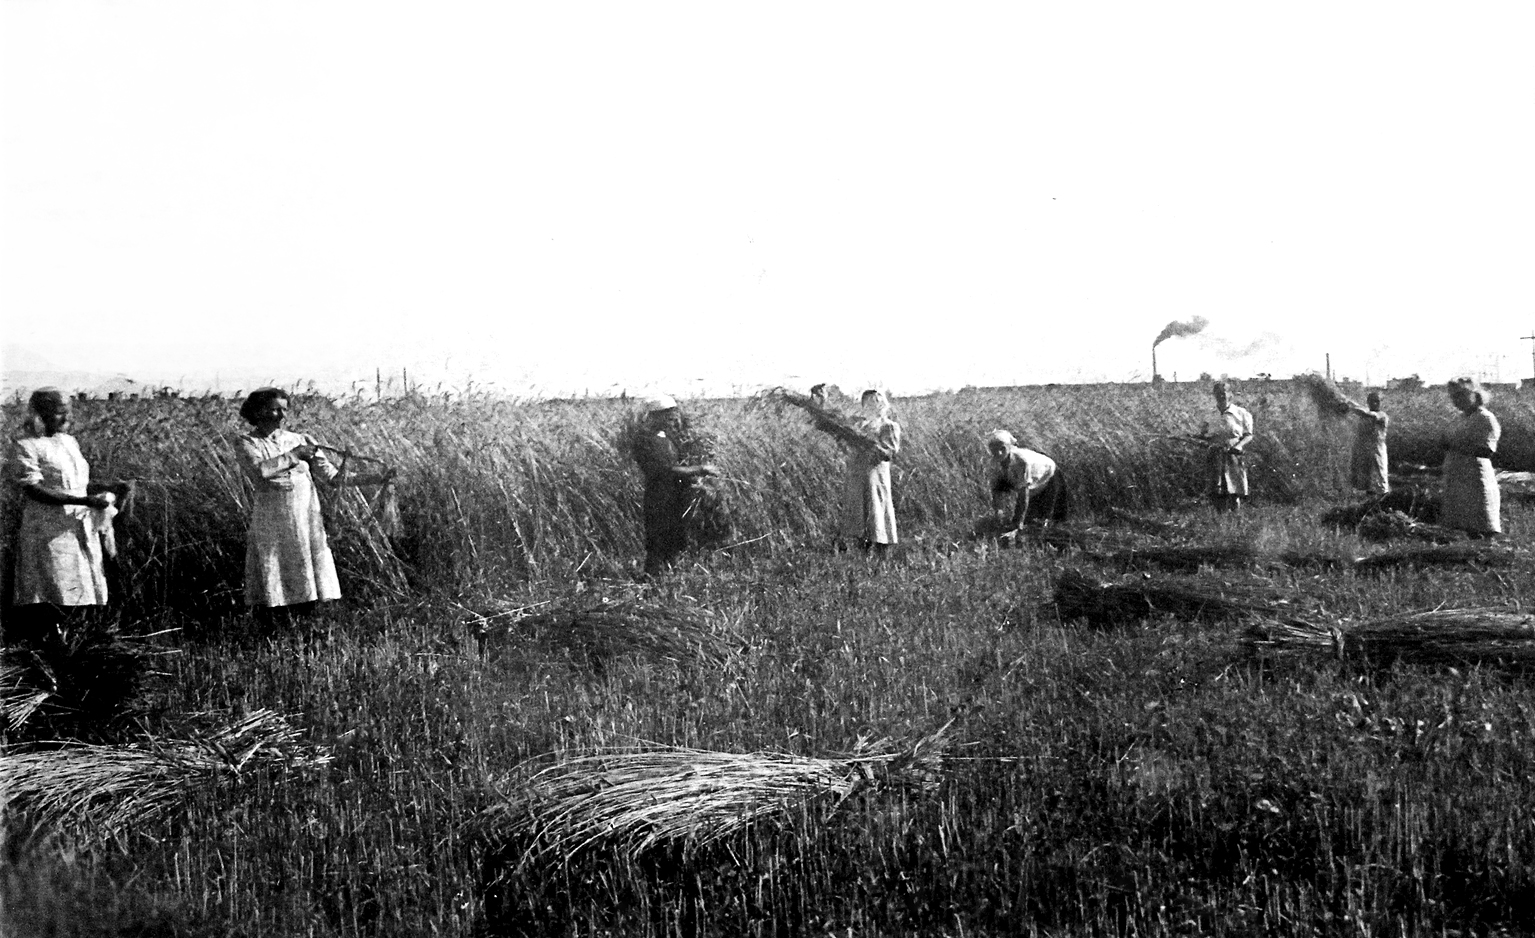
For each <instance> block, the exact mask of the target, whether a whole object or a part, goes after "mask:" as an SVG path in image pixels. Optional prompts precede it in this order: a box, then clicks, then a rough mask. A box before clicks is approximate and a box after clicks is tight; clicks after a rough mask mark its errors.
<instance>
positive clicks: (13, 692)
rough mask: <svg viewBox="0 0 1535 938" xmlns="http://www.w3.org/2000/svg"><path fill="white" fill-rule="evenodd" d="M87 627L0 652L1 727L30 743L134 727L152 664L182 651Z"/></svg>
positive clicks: (91, 625)
mask: <svg viewBox="0 0 1535 938" xmlns="http://www.w3.org/2000/svg"><path fill="white" fill-rule="evenodd" d="M152 638H153V636H141V637H126V636H123V635H122V634H121V633H119V632H118V630H117V629H116V628H115V627H113V626H112V625H111V624H110V623H95V622H92V623H86V624H83V625H79V626H75V627H71V628H67V629H65V630H63V631H62V632H60V633H56V634H53V635H51V636H50V638H49V639H48V640H47V641H45V642H43V643H42V644H41V645H40V646H38V647H32V646H27V645H14V646H11V647H8V648H4V649H0V725H3V726H4V727H5V728H6V729H8V730H9V731H10V732H11V733H14V734H20V735H22V736H26V737H44V736H47V737H55V738H57V737H79V736H93V735H99V734H100V733H102V732H104V731H106V730H108V729H109V728H110V727H111V726H113V725H115V724H120V723H122V722H124V721H126V720H128V719H129V718H130V717H131V716H132V713H133V711H134V707H135V704H136V703H137V700H138V697H139V694H140V691H141V689H142V686H143V683H144V681H145V679H146V678H148V677H150V676H152V675H154V674H155V673H157V672H155V671H154V670H153V663H154V661H155V660H156V659H158V658H161V657H164V656H166V655H172V654H178V653H179V649H174V648H163V647H159V646H156V645H154V644H153V643H152V642H151V641H150V639H152Z"/></svg>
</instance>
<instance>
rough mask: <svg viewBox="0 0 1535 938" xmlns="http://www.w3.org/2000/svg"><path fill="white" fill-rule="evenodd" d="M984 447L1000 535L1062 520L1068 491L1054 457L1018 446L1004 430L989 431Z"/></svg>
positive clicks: (1015, 532) (1067, 508) (1013, 535)
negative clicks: (1025, 526) (1032, 525)
mask: <svg viewBox="0 0 1535 938" xmlns="http://www.w3.org/2000/svg"><path fill="white" fill-rule="evenodd" d="M986 449H987V451H988V452H989V453H990V454H991V508H992V512H993V513H994V515H995V520H996V522H997V524H998V527H999V529H1000V530H1001V532H1002V533H1001V536H1002V537H1006V538H1010V537H1015V536H1016V535H1017V534H1018V533H1019V532H1020V531H1022V530H1023V527H1024V525H1026V524H1038V525H1039V526H1040V527H1049V526H1050V522H1052V521H1065V520H1066V516H1067V514H1068V513H1069V512H1070V510H1071V493H1070V492H1069V491H1067V489H1066V479H1065V477H1064V476H1063V475H1062V473H1061V469H1060V467H1059V466H1057V465H1056V463H1055V460H1053V459H1051V458H1050V457H1049V456H1046V455H1045V454H1044V453H1039V452H1035V451H1034V450H1032V449H1027V448H1025V447H1022V446H1019V445H1018V441H1017V439H1015V438H1014V437H1013V435H1012V434H1011V433H1009V432H1007V431H1006V430H995V431H993V432H992V434H991V436H989V437H987V439H986ZM1009 508H1011V509H1012V510H1011V511H1009V510H1008V509H1009Z"/></svg>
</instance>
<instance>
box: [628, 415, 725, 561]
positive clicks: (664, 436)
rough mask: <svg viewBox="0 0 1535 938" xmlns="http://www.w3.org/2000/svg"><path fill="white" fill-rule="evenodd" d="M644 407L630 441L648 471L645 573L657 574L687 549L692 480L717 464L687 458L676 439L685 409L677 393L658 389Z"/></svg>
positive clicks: (636, 457) (709, 473) (707, 473)
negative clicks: (688, 461) (694, 462)
mask: <svg viewBox="0 0 1535 938" xmlns="http://www.w3.org/2000/svg"><path fill="white" fill-rule="evenodd" d="M644 408H645V421H644V426H643V428H642V429H641V430H640V432H639V434H638V435H637V436H635V437H634V438H633V442H632V443H631V444H630V446H631V447H632V452H633V454H634V461H635V462H636V463H638V464H639V467H640V472H641V474H643V475H644V477H645V575H646V576H655V575H656V574H659V573H660V572H661V571H663V570H665V569H666V568H667V567H669V566H671V565H672V564H673V563H674V562H675V561H676V559H677V557H678V556H679V555H680V554H681V553H682V552H683V551H684V550H686V549H687V546H688V534H687V522H686V518H685V517H684V513H685V512H686V511H687V507H688V504H689V502H690V501H691V496H692V492H691V489H692V486H693V484H694V483H695V482H697V481H698V480H699V479H701V478H703V477H704V476H712V475H716V474H718V470H717V469H716V468H715V467H714V466H712V465H709V464H707V463H706V464H703V465H697V466H689V465H683V464H682V461H681V455H680V454H679V453H678V452H677V443H676V437H677V436H678V434H680V433H681V431H682V412H681V410H680V409H679V408H678V407H677V402H676V401H675V400H674V399H672V398H671V397H670V396H668V395H665V394H662V395H658V396H656V397H653V398H648V399H646V401H645V402H644ZM668 434H670V435H668Z"/></svg>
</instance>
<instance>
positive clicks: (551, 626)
mask: <svg viewBox="0 0 1535 938" xmlns="http://www.w3.org/2000/svg"><path fill="white" fill-rule="evenodd" d="M468 619H469V622H470V625H471V627H472V628H473V630H474V633H475V636H476V638H477V640H478V641H479V643H480V646H481V648H482V650H484V651H486V652H487V653H488V652H489V651H491V650H492V649H494V648H496V647H498V646H500V645H502V644H504V643H508V642H527V641H531V642H535V643H537V644H540V645H543V646H545V647H549V648H557V649H565V650H569V651H578V652H581V653H584V654H588V655H591V656H592V657H593V658H595V659H598V660H602V659H607V658H614V657H622V656H625V655H637V656H640V657H643V658H647V659H649V660H653V661H672V662H679V663H680V662H705V663H709V664H713V665H719V664H722V663H724V661H725V660H726V659H727V658H728V657H729V655H730V651H731V649H732V648H733V647H736V646H737V645H738V644H739V640H738V638H737V637H736V636H735V635H734V634H733V632H732V630H731V629H730V628H729V627H728V626H727V624H726V623H725V622H724V621H723V620H722V618H721V617H719V616H717V615H715V614H714V613H712V612H711V611H710V610H708V609H706V608H704V607H702V606H699V605H698V604H697V603H695V602H693V601H692V600H690V599H688V598H686V597H674V598H667V599H661V598H656V596H655V595H654V594H653V593H652V592H651V591H648V590H646V589H645V588H643V587H625V586H621V585H616V584H615V585H610V586H609V587H608V589H607V592H606V593H596V592H581V593H577V594H575V595H572V596H568V597H563V598H560V599H557V600H548V601H545V602H540V603H533V604H519V603H517V602H516V601H515V600H499V601H496V600H492V601H489V602H486V603H483V604H480V606H479V608H478V609H475V610H470V611H469V612H468Z"/></svg>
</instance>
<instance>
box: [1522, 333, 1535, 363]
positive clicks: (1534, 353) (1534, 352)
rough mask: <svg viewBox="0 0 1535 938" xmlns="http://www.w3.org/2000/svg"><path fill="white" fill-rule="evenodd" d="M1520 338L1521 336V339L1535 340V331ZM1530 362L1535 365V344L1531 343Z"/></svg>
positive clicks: (1526, 340)
mask: <svg viewBox="0 0 1535 938" xmlns="http://www.w3.org/2000/svg"><path fill="white" fill-rule="evenodd" d="M1519 338H1520V340H1521V341H1525V342H1535V333H1531V334H1529V335H1522V336H1520V337H1519ZM1530 364H1531V365H1532V366H1535V345H1531V346H1530Z"/></svg>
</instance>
